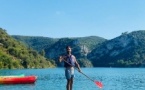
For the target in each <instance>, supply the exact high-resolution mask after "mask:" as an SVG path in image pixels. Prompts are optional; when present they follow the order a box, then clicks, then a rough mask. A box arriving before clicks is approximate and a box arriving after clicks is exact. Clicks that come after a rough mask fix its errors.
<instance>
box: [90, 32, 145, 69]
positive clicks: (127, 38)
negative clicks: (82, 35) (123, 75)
mask: <svg viewBox="0 0 145 90" xmlns="http://www.w3.org/2000/svg"><path fill="white" fill-rule="evenodd" d="M88 59H89V60H91V61H92V63H93V65H94V66H95V67H145V30H140V31H134V32H131V33H127V32H126V33H122V35H121V36H119V37H116V38H114V39H112V40H108V41H106V42H104V43H102V44H101V45H100V46H98V47H96V49H94V50H93V51H92V52H91V53H90V54H89V55H88Z"/></svg>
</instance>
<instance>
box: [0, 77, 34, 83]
mask: <svg viewBox="0 0 145 90" xmlns="http://www.w3.org/2000/svg"><path fill="white" fill-rule="evenodd" d="M36 79H37V76H23V77H0V84H32V83H35V81H36Z"/></svg>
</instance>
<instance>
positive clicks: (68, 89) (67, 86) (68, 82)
mask: <svg viewBox="0 0 145 90" xmlns="http://www.w3.org/2000/svg"><path fill="white" fill-rule="evenodd" d="M70 88H71V79H67V84H66V90H71V89H70Z"/></svg>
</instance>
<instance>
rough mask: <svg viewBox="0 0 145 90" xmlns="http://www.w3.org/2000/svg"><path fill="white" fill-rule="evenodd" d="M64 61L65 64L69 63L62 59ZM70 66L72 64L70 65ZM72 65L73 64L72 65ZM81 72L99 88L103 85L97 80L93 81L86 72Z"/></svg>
mask: <svg viewBox="0 0 145 90" xmlns="http://www.w3.org/2000/svg"><path fill="white" fill-rule="evenodd" d="M63 61H64V62H66V63H67V64H69V65H71V64H70V63H68V62H67V61H65V60H63ZM71 66H72V65H71ZM72 67H73V66H72ZM74 68H75V67H74ZM75 69H76V70H78V69H77V68H75ZM80 73H81V74H83V75H84V76H86V77H87V78H88V79H90V80H91V81H93V82H94V83H95V84H96V85H97V86H98V87H99V88H102V87H103V84H102V83H101V82H99V81H95V80H93V79H91V78H90V77H88V76H87V75H86V74H84V73H83V72H80Z"/></svg>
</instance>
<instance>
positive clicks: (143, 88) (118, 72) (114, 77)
mask: <svg viewBox="0 0 145 90" xmlns="http://www.w3.org/2000/svg"><path fill="white" fill-rule="evenodd" d="M82 71H83V73H85V74H86V75H87V76H89V77H90V78H92V79H93V80H96V81H101V82H102V83H103V85H104V87H103V88H102V89H99V88H98V87H97V86H96V85H95V83H94V82H92V81H91V80H89V79H88V78H86V77H85V76H84V75H82V74H80V73H79V72H77V71H75V79H74V86H73V90H145V68H82ZM17 74H25V75H26V76H28V75H36V76H38V79H37V81H36V82H35V84H18V85H0V90H66V89H65V85H66V79H65V76H64V68H48V69H20V70H0V75H17Z"/></svg>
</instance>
